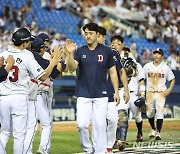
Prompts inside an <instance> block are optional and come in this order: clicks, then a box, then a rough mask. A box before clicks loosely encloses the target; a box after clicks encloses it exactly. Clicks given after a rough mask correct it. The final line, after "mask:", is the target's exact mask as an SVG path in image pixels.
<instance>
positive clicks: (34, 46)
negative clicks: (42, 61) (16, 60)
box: [31, 38, 45, 52]
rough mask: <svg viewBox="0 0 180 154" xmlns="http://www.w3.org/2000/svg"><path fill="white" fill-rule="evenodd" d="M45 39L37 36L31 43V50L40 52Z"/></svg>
mask: <svg viewBox="0 0 180 154" xmlns="http://www.w3.org/2000/svg"><path fill="white" fill-rule="evenodd" d="M44 46H45V45H44V41H43V40H42V39H40V38H36V39H35V40H34V41H33V42H32V43H31V50H32V51H36V52H38V51H39V50H40V49H41V48H44Z"/></svg>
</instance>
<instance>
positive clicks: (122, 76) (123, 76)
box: [119, 68, 130, 103]
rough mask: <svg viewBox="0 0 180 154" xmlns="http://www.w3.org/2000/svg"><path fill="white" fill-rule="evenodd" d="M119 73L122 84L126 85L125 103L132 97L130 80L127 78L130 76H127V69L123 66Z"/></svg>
mask: <svg viewBox="0 0 180 154" xmlns="http://www.w3.org/2000/svg"><path fill="white" fill-rule="evenodd" d="M119 75H120V79H121V82H122V85H123V87H124V100H125V103H128V102H129V99H130V96H129V89H128V80H127V79H128V78H127V75H126V71H125V69H124V68H122V69H121V70H120V71H119Z"/></svg>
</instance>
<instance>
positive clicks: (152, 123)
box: [148, 117, 156, 130]
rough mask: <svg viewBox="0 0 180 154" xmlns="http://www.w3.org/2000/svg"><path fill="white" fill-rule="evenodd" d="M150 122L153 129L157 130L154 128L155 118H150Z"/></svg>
mask: <svg viewBox="0 0 180 154" xmlns="http://www.w3.org/2000/svg"><path fill="white" fill-rule="evenodd" d="M148 120H149V123H150V125H151V128H152V129H154V130H156V128H155V126H154V117H153V118H148Z"/></svg>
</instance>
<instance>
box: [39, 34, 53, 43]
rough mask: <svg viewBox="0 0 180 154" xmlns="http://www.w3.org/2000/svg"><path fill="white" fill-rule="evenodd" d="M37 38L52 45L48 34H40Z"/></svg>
mask: <svg viewBox="0 0 180 154" xmlns="http://www.w3.org/2000/svg"><path fill="white" fill-rule="evenodd" d="M37 38H40V39H42V40H43V41H49V42H50V43H51V42H52V41H51V40H50V38H49V36H48V35H47V34H46V33H40V34H39V35H38V36H37Z"/></svg>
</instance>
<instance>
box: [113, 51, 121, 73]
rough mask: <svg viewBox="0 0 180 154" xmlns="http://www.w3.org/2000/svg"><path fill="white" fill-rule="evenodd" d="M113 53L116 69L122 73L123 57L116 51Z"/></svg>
mask: <svg viewBox="0 0 180 154" xmlns="http://www.w3.org/2000/svg"><path fill="white" fill-rule="evenodd" d="M112 51H113V54H114V55H113V58H114V61H115V63H116V69H117V71H120V70H121V69H122V68H123V66H122V63H121V57H120V55H119V54H118V53H117V51H116V50H112Z"/></svg>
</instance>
